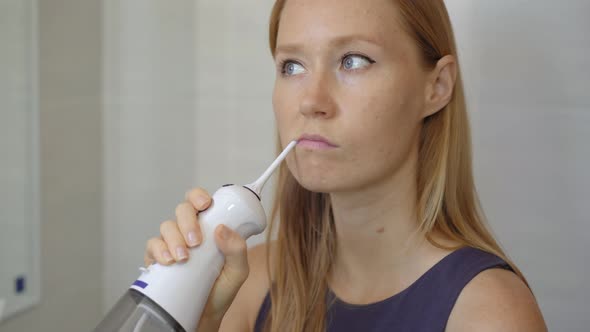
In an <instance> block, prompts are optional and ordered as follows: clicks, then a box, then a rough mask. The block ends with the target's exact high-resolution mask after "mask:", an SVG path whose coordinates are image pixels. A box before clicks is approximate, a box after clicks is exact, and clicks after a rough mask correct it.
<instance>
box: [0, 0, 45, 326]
mask: <svg viewBox="0 0 590 332" xmlns="http://www.w3.org/2000/svg"><path fill="white" fill-rule="evenodd" d="M35 3H36V2H35V1H33V0H26V1H24V0H3V1H0V45H2V46H1V51H0V73H1V74H0V321H1V320H2V319H5V318H7V317H8V316H10V315H13V314H15V313H17V312H19V311H22V310H25V309H27V308H30V307H31V306H33V305H35V304H36V303H38V302H39V298H40V295H39V294H40V276H39V273H40V269H39V266H40V264H39V256H40V250H39V248H40V243H39V242H40V219H39V207H40V200H39V192H40V187H39V169H40V168H39V125H38V120H39V111H38V106H37V99H38V97H37V79H36V76H37V64H36V63H37V60H36V59H37V18H36V4H35Z"/></svg>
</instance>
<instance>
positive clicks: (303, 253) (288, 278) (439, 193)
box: [263, 0, 526, 332]
mask: <svg viewBox="0 0 590 332" xmlns="http://www.w3.org/2000/svg"><path fill="white" fill-rule="evenodd" d="M285 2H286V0H278V1H276V3H275V5H274V7H273V10H272V15H271V18H270V27H269V28H270V35H269V41H270V49H271V52H272V54H273V56H274V52H275V48H276V42H277V34H278V29H279V23H280V16H281V12H282V10H283V8H284V6H285ZM395 3H396V5H397V8H398V9H399V12H400V14H401V18H402V23H403V24H404V27H405V28H406V30H407V32H408V33H409V35H410V36H411V37H413V39H414V40H415V42H416V44H417V45H418V46H419V48H420V50H421V51H422V54H423V60H424V63H425V65H426V66H435V65H436V63H437V61H438V60H439V59H441V58H442V57H443V56H445V55H449V54H450V55H454V56H455V57H456V56H457V49H456V45H455V40H454V36H453V30H452V27H451V22H450V19H449V15H448V13H447V9H446V7H445V4H444V2H443V1H442V0H396V1H395ZM280 147H281V146H280V142H278V143H277V151H279V150H280ZM418 158H419V162H418V169H417V179H416V180H417V182H416V183H417V193H418V211H417V212H418V217H419V219H418V220H420V225H419V226H420V227H419V228H420V230H421V232H423V234H424V235H425V237H426V238H427V239H428V241H429V242H431V243H432V244H433V245H435V246H438V247H441V248H444V246H442V245H441V244H440V243H437V242H436V241H435V240H434V239H433V237H432V234H435V233H438V234H443V235H444V236H446V237H447V238H449V239H451V240H454V242H457V243H460V244H461V246H471V247H475V248H479V249H482V250H484V251H486V252H489V253H492V254H494V255H497V256H498V257H500V258H502V259H503V260H504V261H506V262H507V263H508V264H509V265H510V266H511V267H512V269H513V270H514V271H515V272H516V274H517V275H518V276H519V277H520V278H522V280H523V281H524V282H525V283H526V279H525V278H524V276H523V275H522V273H521V272H520V270H519V269H518V268H517V267H516V266H515V265H514V264H513V263H512V261H511V260H510V259H509V258H508V257H507V256H506V254H505V253H504V252H503V250H502V249H501V248H500V246H499V245H498V243H497V242H496V240H495V239H494V237H493V235H492V234H491V233H490V231H489V230H488V229H487V227H486V222H485V218H484V215H483V212H482V209H481V206H480V203H479V200H478V197H477V192H476V190H475V185H474V180H473V172H472V162H471V158H472V157H471V137H470V128H469V122H468V117H467V111H466V105H465V96H464V93H463V83H462V80H461V75H460V71H459V67H458V64H457V80H456V84H455V89H454V92H453V96H452V98H451V100H450V102H449V103H448V105H447V106H445V107H444V108H443V109H442V110H440V111H439V112H437V113H435V114H433V115H431V116H429V117H428V118H426V119H425V120H424V122H423V127H422V132H421V136H420V143H419V157H418ZM275 194H276V196H275V198H276V199H275V202H274V206H273V209H272V214H271V223H270V226H269V230H268V235H267V239H266V241H267V246H266V248H267V252H266V261H267V267H268V270H267V274H268V277H269V279H270V280H272V279H271V276H274V280H272V283H271V289H270V296H271V303H272V306H271V310H270V311H269V314H268V316H267V317H266V321H265V324H264V329H263V330H264V331H273V332H278V331H281V332H286V331H297V332H299V331H325V329H326V322H325V315H326V312H327V309H328V306H329V304H327V303H326V301H325V299H326V295H327V291H328V283H327V277H328V272H329V269H330V266H331V263H332V261H333V257H334V254H335V248H336V238H335V234H336V233H335V228H334V220H333V216H332V211H331V206H330V197H329V195H328V194H323V193H314V192H311V191H308V190H306V189H305V188H303V187H302V186H301V185H300V184H299V183H298V182H297V181H296V180H295V178H294V177H293V175H292V174H291V172H290V171H289V169H288V168H287V167H286V166H285V164H283V165H282V166H281V168H280V170H279V177H278V181H277V186H276V193H275ZM277 216H279V217H280V218H277ZM279 221H280V227H279V228H278V234H277V240H276V243H275V245H274V246H273V255H275V257H278V258H279V259H276V260H273V261H272V264H271V245H270V244H271V237H272V234H273V233H274V232H273V229H274V228H275V227H278V225H276V224H277V223H278V222H279ZM447 249H454V248H447ZM271 269H272V270H271Z"/></svg>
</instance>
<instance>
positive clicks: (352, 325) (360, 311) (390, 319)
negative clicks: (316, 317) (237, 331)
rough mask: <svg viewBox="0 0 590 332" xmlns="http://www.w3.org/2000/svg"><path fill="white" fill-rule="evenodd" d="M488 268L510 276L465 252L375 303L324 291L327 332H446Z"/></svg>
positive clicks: (497, 264) (263, 310)
mask: <svg viewBox="0 0 590 332" xmlns="http://www.w3.org/2000/svg"><path fill="white" fill-rule="evenodd" d="M491 268H503V269H507V270H510V271H512V269H511V268H510V266H509V265H508V264H507V263H506V262H505V261H503V260H502V259H501V258H499V257H497V256H495V255H492V254H490V253H487V252H485V251H482V250H479V249H475V248H471V247H463V248H461V249H457V250H455V251H454V252H452V253H450V254H449V255H447V256H446V257H444V258H443V259H442V260H441V261H440V262H438V263H437V264H435V265H434V266H433V267H432V268H431V269H430V270H428V271H427V272H426V273H424V274H423V275H422V276H421V277H420V278H418V280H416V281H415V282H414V283H413V284H412V285H410V286H409V287H408V288H406V289H405V290H403V291H401V292H400V293H398V294H395V295H393V296H391V297H389V298H387V299H385V300H382V301H379V302H375V303H371V304H366V305H356V304H350V303H345V302H343V301H341V300H340V299H338V298H336V296H335V295H334V293H332V292H331V290H330V289H328V295H327V299H326V300H327V301H328V302H327V303H331V302H332V299H333V298H336V301H335V302H334V303H333V304H332V306H331V307H329V308H328V312H327V314H326V326H327V332H353V331H354V332H357V331H363V332H382V331H425V332H426V331H428V332H432V331H444V330H445V327H446V325H447V321H448V320H449V315H450V314H451V310H452V309H453V306H454V305H455V302H456V301H457V298H458V297H459V294H460V293H461V290H463V288H464V287H465V285H467V283H469V281H471V280H472V279H473V278H474V277H475V276H476V275H477V274H478V273H480V272H482V271H484V270H487V269H491ZM270 305H271V302H270V294H269V293H267V294H266V297H265V298H264V302H263V303H262V306H261V307H260V310H259V312H258V317H257V318H256V324H255V326H254V331H255V332H261V331H262V325H263V322H264V320H265V319H266V315H267V314H268V312H269V310H270Z"/></svg>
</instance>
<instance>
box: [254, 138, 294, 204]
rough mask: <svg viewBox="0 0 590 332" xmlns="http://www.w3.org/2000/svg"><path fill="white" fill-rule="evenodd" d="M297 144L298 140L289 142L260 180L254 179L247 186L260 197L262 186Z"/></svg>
mask: <svg viewBox="0 0 590 332" xmlns="http://www.w3.org/2000/svg"><path fill="white" fill-rule="evenodd" d="M295 145H297V141H292V142H291V143H289V145H287V147H286V148H285V149H284V150H283V152H281V154H280V155H279V156H278V157H277V159H275V161H273V163H272V164H271V165H270V167H268V169H267V170H266V171H265V172H264V173H263V174H262V175H261V176H260V177H259V178H258V180H256V181H254V182H253V183H250V184H247V185H246V187H248V188H250V190H252V191H253V192H255V193H256V195H258V197H260V194H261V193H262V187H264V184H265V183H266V181H267V180H268V179H269V178H270V176H271V175H272V173H273V172H274V171H275V169H276V168H277V167H279V165H280V164H281V162H282V161H283V160H284V159H285V158H286V157H287V155H288V154H289V152H291V150H292V149H293V148H294V147H295Z"/></svg>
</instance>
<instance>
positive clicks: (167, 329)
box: [94, 289, 186, 332]
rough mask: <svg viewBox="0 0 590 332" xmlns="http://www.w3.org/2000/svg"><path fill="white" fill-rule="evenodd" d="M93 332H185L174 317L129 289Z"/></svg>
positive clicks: (145, 297) (147, 298)
mask: <svg viewBox="0 0 590 332" xmlns="http://www.w3.org/2000/svg"><path fill="white" fill-rule="evenodd" d="M94 332H186V331H185V330H184V328H182V326H180V324H178V322H176V320H175V319H174V318H172V317H171V316H170V315H169V314H168V313H167V312H166V311H164V310H163V309H162V308H161V307H160V306H159V305H157V304H156V303H155V302H154V301H152V300H151V299H150V298H149V297H147V296H145V295H143V294H142V293H140V292H138V291H136V290H134V289H129V290H128V291H127V292H126V293H125V294H124V295H123V297H121V299H120V300H119V301H118V302H117V303H116V304H115V306H113V308H112V309H111V311H109V313H108V314H107V315H106V316H105V317H104V319H103V320H102V321H101V323H100V324H99V325H98V326H97V327H96V329H95V330H94Z"/></svg>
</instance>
